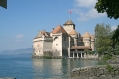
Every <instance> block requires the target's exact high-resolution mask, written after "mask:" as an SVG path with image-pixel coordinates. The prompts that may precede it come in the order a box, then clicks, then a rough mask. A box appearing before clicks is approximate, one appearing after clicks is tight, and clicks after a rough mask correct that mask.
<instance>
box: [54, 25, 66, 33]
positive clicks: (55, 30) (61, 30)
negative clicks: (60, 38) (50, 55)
mask: <svg viewBox="0 0 119 79" xmlns="http://www.w3.org/2000/svg"><path fill="white" fill-rule="evenodd" d="M57 33H65V34H67V32H66V31H65V30H64V29H63V27H62V26H61V25H59V26H57V27H56V28H55V29H54V30H53V31H52V34H57Z"/></svg>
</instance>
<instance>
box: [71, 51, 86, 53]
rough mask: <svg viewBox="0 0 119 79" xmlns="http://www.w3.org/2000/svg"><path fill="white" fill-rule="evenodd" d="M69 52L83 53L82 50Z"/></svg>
mask: <svg viewBox="0 0 119 79" xmlns="http://www.w3.org/2000/svg"><path fill="white" fill-rule="evenodd" d="M70 53H84V51H71V52H70Z"/></svg>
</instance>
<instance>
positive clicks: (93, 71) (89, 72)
mask: <svg viewBox="0 0 119 79" xmlns="http://www.w3.org/2000/svg"><path fill="white" fill-rule="evenodd" d="M70 75H71V78H74V79H75V78H77V79H119V64H110V65H98V66H87V67H81V68H74V69H73V70H72V71H71V73H70Z"/></svg>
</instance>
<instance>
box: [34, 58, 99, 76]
mask: <svg viewBox="0 0 119 79" xmlns="http://www.w3.org/2000/svg"><path fill="white" fill-rule="evenodd" d="M91 65H97V61H95V60H79V59H33V69H34V78H53V77H65V78H67V77H69V76H70V71H71V70H72V69H73V68H78V67H83V66H91Z"/></svg>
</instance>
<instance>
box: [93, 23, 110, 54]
mask: <svg viewBox="0 0 119 79" xmlns="http://www.w3.org/2000/svg"><path fill="white" fill-rule="evenodd" d="M111 36H112V34H111V27H110V25H104V24H97V25H96V27H95V38H96V40H95V47H96V52H97V53H98V54H99V55H102V54H103V55H104V54H105V53H106V52H108V53H111V51H112V48H111V44H112V40H111Z"/></svg>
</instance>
